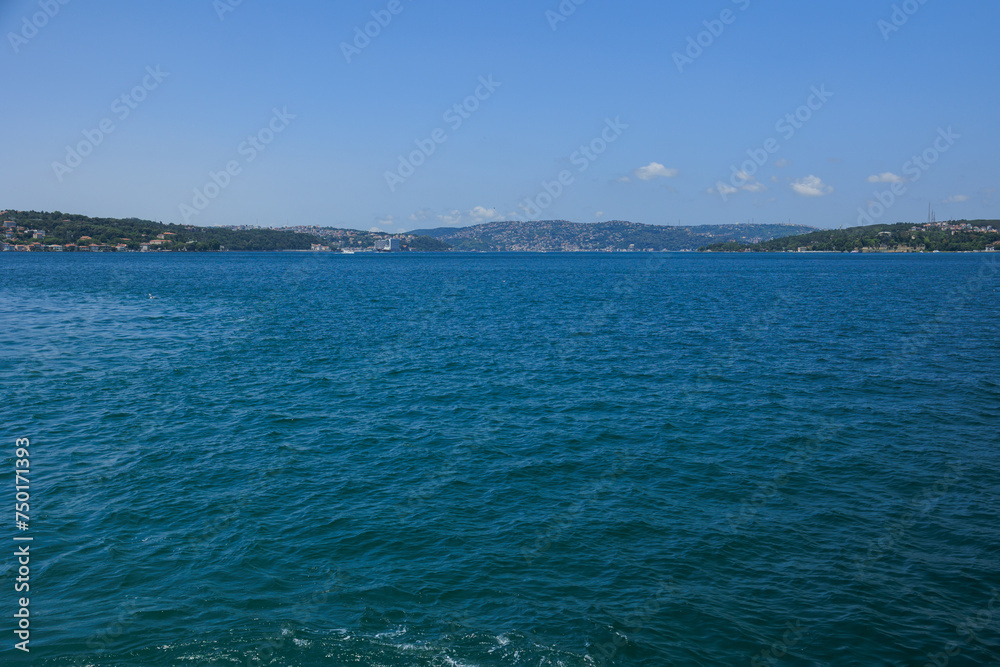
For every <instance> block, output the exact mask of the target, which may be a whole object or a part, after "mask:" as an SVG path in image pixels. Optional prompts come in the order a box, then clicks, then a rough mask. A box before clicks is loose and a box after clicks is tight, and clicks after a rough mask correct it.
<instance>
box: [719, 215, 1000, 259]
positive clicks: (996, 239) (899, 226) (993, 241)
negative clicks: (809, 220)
mask: <svg viewBox="0 0 1000 667" xmlns="http://www.w3.org/2000/svg"><path fill="white" fill-rule="evenodd" d="M998 230H1000V221H997V220H957V221H951V222H935V223H912V222H899V223H895V224H885V225H865V226H863V227H848V228H847V229H828V230H824V231H814V232H810V233H808V234H802V235H798V236H787V237H784V238H779V239H773V240H770V241H764V242H760V243H733V242H721V243H714V244H710V245H707V246H705V247H703V248H701V250H703V251H709V252H787V251H796V250H799V249H801V250H803V251H812V252H853V251H855V250H857V251H858V252H934V251H935V250H937V251H939V252H967V251H972V250H986V249H987V248H993V249H996V248H997V247H998V246H1000V231H998Z"/></svg>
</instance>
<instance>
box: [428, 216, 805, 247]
mask: <svg viewBox="0 0 1000 667" xmlns="http://www.w3.org/2000/svg"><path fill="white" fill-rule="evenodd" d="M812 231H816V228H815V227H807V226H805V225H784V224H781V225H779V224H773V225H768V224H733V225H700V226H696V227H675V226H664V225H647V224H642V223H637V222H627V221H623V220H613V221H610V222H596V223H580V222H568V221H566V220H540V221H530V222H522V221H504V222H487V223H484V224H480V225H473V226H471V227H461V228H455V227H438V228H436V229H417V230H413V231H411V232H410V233H411V234H415V235H420V236H430V237H432V238H435V239H439V240H441V241H444V242H445V243H447V244H448V245H450V246H451V247H452V248H453V249H455V250H466V251H469V250H476V251H481V252H509V251H534V252H539V251H545V252H575V251H616V250H656V251H662V250H667V251H676V250H696V249H698V248H700V247H703V246H705V245H709V244H713V243H726V242H737V243H758V242H762V241H768V240H771V239H776V238H782V237H785V236H794V235H796V234H805V233H808V232H812Z"/></svg>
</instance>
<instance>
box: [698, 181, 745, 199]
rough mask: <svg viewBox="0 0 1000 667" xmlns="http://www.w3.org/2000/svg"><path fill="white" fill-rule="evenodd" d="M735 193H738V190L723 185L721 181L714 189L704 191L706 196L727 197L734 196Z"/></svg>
mask: <svg viewBox="0 0 1000 667" xmlns="http://www.w3.org/2000/svg"><path fill="white" fill-rule="evenodd" d="M737 192H739V190H737V189H736V188H734V187H732V186H731V185H726V184H725V183H722V182H721V181H720V182H719V183H718V184H716V186H715V187H714V188H709V189H708V190H705V194H708V195H724V196H728V195H734V194H736V193H737Z"/></svg>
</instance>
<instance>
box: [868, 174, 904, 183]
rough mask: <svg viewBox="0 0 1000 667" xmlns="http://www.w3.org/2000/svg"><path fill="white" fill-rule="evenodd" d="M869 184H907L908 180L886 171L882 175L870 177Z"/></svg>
mask: <svg viewBox="0 0 1000 667" xmlns="http://www.w3.org/2000/svg"><path fill="white" fill-rule="evenodd" d="M868 182H869V183H905V182H906V179H905V178H903V177H902V176H897V175H896V174H894V173H892V172H891V171H886V172H883V173H881V174H874V175H872V176H869V177H868Z"/></svg>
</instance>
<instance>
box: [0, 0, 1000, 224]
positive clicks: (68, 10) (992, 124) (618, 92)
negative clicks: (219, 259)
mask: <svg viewBox="0 0 1000 667" xmlns="http://www.w3.org/2000/svg"><path fill="white" fill-rule="evenodd" d="M63 1H64V2H65V1H66V0H63ZM397 1H398V5H396V4H395V3H394V2H392V1H391V0H355V1H353V2H320V1H318V0H298V1H295V0H289V1H284V2H277V1H276V0H270V1H267V0H242V2H240V3H238V4H236V3H237V0H216V1H214V2H213V0H174V1H172V2H136V1H135V0H128V1H126V0H102V2H99V3H95V2H84V1H83V0H68V2H66V4H60V3H59V0H42V2H41V3H39V0H31V1H22V0H11V1H3V0H0V26H2V32H3V43H2V44H0V81H2V84H3V86H4V92H5V93H6V94H5V95H4V103H3V108H2V112H0V113H2V115H3V119H4V123H3V129H2V135H0V136H2V143H0V146H2V155H3V160H2V161H0V207H8V208H14V209H38V210H61V211H65V212H75V213H84V214H88V215H94V216H110V217H131V216H135V217H141V218H149V219H154V220H162V221H164V222H184V221H185V219H186V220H187V221H188V222H191V223H192V224H198V225H225V224H260V225H263V226H280V225H285V224H316V225H323V226H335V227H353V228H359V229H369V228H372V227H379V228H381V229H384V230H386V231H403V230H409V229H414V228H419V227H430V226H445V225H466V224H472V223H475V222H482V221H487V220H496V219H528V218H542V219H551V218H556V219H567V220H574V221H580V222H590V221H597V220H610V219H624V220H632V221H635V222H645V223H651V224H678V223H680V224H685V225H693V224H713V223H732V222H748V221H750V220H756V221H757V222H788V221H791V222H795V223H802V224H811V225H815V226H818V227H839V226H842V225H843V226H850V225H854V224H856V223H857V221H858V219H859V208H861V209H863V210H866V211H868V212H869V213H874V214H879V215H875V216H874V218H873V219H876V220H878V221H880V222H895V221H898V220H906V221H911V220H912V221H922V220H924V219H926V216H927V208H928V203H929V202H931V203H933V205H934V208H935V209H936V212H937V216H938V219H950V218H980V217H993V218H997V217H1000V200H998V193H997V192H996V188H997V187H998V186H1000V169H998V166H1000V165H998V161H1000V154H998V151H997V147H998V146H1000V124H998V123H997V109H998V101H1000V99H998V97H1000V96H998V92H997V87H998V81H1000V79H998V71H1000V50H998V49H997V48H996V44H995V33H996V27H997V26H998V25H1000V4H998V3H997V2H995V1H994V0H969V1H968V2H945V1H944V0H925V2H924V4H922V5H921V4H920V2H919V0H909V2H908V3H900V2H898V0H897V2H896V3H895V5H896V7H898V8H899V10H898V12H897V13H896V16H895V17H893V14H894V2H893V1H891V0H885V1H879V0H864V1H861V0H841V1H840V2H822V3H821V2H801V0H799V1H796V2H793V1H792V0H773V1H771V2H763V0H735V1H734V0H715V1H714V2H698V3H693V2H677V1H664V0H634V1H632V2H621V3H619V2H608V1H607V0H585V1H583V2H581V4H579V5H576V4H575V3H574V2H573V0H565V1H564V2H563V3H562V4H563V7H564V9H568V8H573V9H574V10H575V11H573V12H572V13H571V14H569V12H568V11H566V12H564V13H566V14H569V15H568V16H563V14H560V13H559V12H560V0H535V1H527V0H503V1H502V2H500V1H486V2H458V1H455V0H442V1H438V2H428V1H426V0H425V1H420V0H397ZM577 1H578V2H579V1H580V0H577ZM47 4H50V5H51V6H50V7H49V9H48V11H49V13H50V14H53V15H52V16H51V17H49V16H44V15H40V14H39V12H43V11H44V9H43V7H44V6H46V5H47ZM232 5H235V6H232ZM902 5H906V7H905V9H909V10H910V12H911V13H912V14H907V13H906V12H905V11H904V7H903V6H902ZM56 9H57V10H58V11H56ZM391 9H395V10H396V11H397V12H398V13H396V14H392V13H391V11H390V10H391ZM229 10H231V11H229ZM727 10H728V13H725V14H724V12H726V11H727ZM372 12H375V13H376V16H380V17H381V18H382V20H383V22H386V23H387V25H386V26H384V27H382V26H375V25H370V26H368V28H369V31H370V32H372V33H376V32H377V33H378V34H377V36H375V37H374V38H370V42H369V43H367V44H366V42H365V41H364V40H358V41H357V45H355V46H352V49H350V50H349V51H350V52H349V53H347V54H346V55H345V48H344V46H343V45H344V44H345V43H347V44H352V45H353V44H354V42H355V38H356V35H357V32H356V30H358V29H360V30H364V28H365V26H366V24H367V23H370V22H371V21H373V20H375V19H374V18H373V15H372ZM547 12H549V13H548V14H547ZM556 17H558V19H560V20H556ZM387 18H391V21H386V19H387ZM563 18H564V19H565V20H561V19H563ZM894 18H895V23H893V19H894ZM904 18H905V22H904V21H903V19H904ZM26 21H27V24H26ZM706 21H707V22H708V25H707V26H706V24H705V22H706ZM880 21H882V22H883V23H882V24H881V26H880ZM32 24H34V25H32ZM897 24H898V25H897ZM38 25H41V27H38ZM553 26H554V28H553ZM887 26H891V27H892V28H893V30H891V31H890V30H889V27H887ZM376 27H377V28H378V30H377V31H376V30H375V28H376ZM895 28H898V29H895ZM712 31H714V32H715V33H716V34H711V32H712ZM699 33H703V34H701V35H699ZM699 37H700V40H701V42H702V44H704V45H705V46H704V47H702V48H701V52H700V53H699V52H698V50H697V49H695V48H692V49H691V50H690V52H689V53H688V54H686V55H685V58H687V57H689V56H694V57H691V58H690V60H687V61H682V62H680V63H679V64H678V61H677V58H676V57H675V53H680V54H684V52H685V51H686V50H687V49H688V47H689V45H690V42H689V39H691V40H695V41H697V40H698V39H699ZM358 46H361V47H363V48H358ZM348 59H350V62H348ZM157 70H159V72H161V73H164V74H166V75H165V76H164V74H160V75H158V76H156V77H154V76H152V75H151V74H149V72H150V71H153V72H156V71H157ZM491 77H492V81H493V82H495V84H499V85H498V86H496V85H495V84H491V85H490V86H489V87H486V86H483V84H481V83H480V80H481V78H482V79H483V80H486V81H489V80H490V78H491ZM144 84H145V89H142V86H143V85H144ZM137 86H139V87H140V89H139V90H137V91H136V93H135V95H134V96H133V91H134V90H135V89H136V87H137ZM814 88H815V89H816V90H819V91H820V92H822V93H823V94H822V96H812V95H814V93H812V92H811V91H812V90H813V89H814ZM477 92H478V93H479V96H480V98H482V99H475V97H474V96H475V95H476V93H477ZM828 93H829V94H832V96H828V95H827V94H828ZM123 95H124V96H127V97H128V98H130V99H126V100H125V101H122V100H121V97H122V96H123ZM470 96H472V99H469V100H468V101H466V100H467V98H469V97H470ZM811 96H812V97H811ZM136 98H143V99H141V101H139V100H138V99H136ZM824 98H825V99H824ZM116 100H118V101H117V102H116ZM463 103H466V104H467V108H466V109H464V110H463V111H462V115H459V114H458V113H457V112H455V111H452V112H451V113H449V114H447V115H446V112H448V111H449V109H452V108H453V107H454V106H455V105H456V104H459V105H461V104H463ZM809 103H812V105H813V107H814V108H813V109H808V107H806V108H803V109H800V107H802V106H803V105H808V104H809ZM276 109H277V110H278V111H279V112H281V113H280V114H279V115H278V116H277V117H276V115H275V110H276ZM286 110H287V114H291V115H294V118H289V117H287V116H285V113H286ZM126 111H127V112H128V115H127V116H125V112H126ZM797 111H798V113H799V114H800V119H802V118H804V119H805V120H804V121H800V120H796V121H795V125H796V126H797V127H796V126H793V125H792V124H790V123H787V122H786V123H783V124H781V125H778V121H779V120H781V119H782V118H784V117H785V116H786V114H790V113H791V114H795V113H796V112H797ZM608 119H610V120H611V121H613V122H612V124H610V125H609V124H608V122H607V121H608ZM614 121H617V123H615V122H614ZM102 123H103V124H104V127H105V128H113V131H112V132H111V133H110V134H105V133H103V132H101V134H105V136H104V137H103V138H102V139H101V140H100V141H99V142H98V141H97V138H98V136H99V135H98V134H97V132H100V128H101V125H102ZM269 126H271V127H269ZM613 126H614V127H613ZM625 126H627V127H625ZM949 128H951V136H950V138H947V139H945V138H944V137H945V136H946V135H947V134H948V132H947V131H948V129H949ZM275 129H276V130H280V131H278V132H273V130H275ZM941 130H943V131H944V133H943V134H942V133H941V132H939V131H941ZM262 131H263V132H262ZM436 131H437V132H436ZM85 132H87V133H89V138H88V136H87V135H85ZM602 135H603V136H602ZM955 135H958V136H957V137H956V136H955ZM250 136H255V137H257V139H255V141H257V142H258V146H259V148H260V150H258V148H256V147H254V146H253V145H252V143H251V142H248V137H250ZM435 138H436V139H437V140H438V141H435ZM768 140H771V141H770V142H769V141H768ZM265 141H270V143H267V144H266V145H265V144H264V143H263V142H265ZM81 142H82V144H83V145H82V147H81ZM244 142H247V143H244ZM416 142H423V146H424V153H430V152H431V151H430V150H429V148H430V146H432V145H433V153H432V154H430V155H424V154H417V155H416V156H415V158H416V159H415V160H414V162H417V163H420V164H419V166H416V167H415V168H414V169H413V171H412V174H411V173H410V170H409V168H408V166H409V165H408V166H407V167H403V168H402V169H401V168H400V156H401V155H403V156H410V154H411V153H413V152H414V151H419V150H420V149H419V148H418V145H417V143H416ZM935 142H937V146H936V147H935ZM591 145H592V146H593V149H594V152H592V153H590V155H587V154H586V153H583V152H578V151H579V149H580V147H581V146H591ZM67 146H71V147H73V148H74V151H75V150H76V149H77V148H80V152H81V153H89V154H87V155H80V156H79V157H78V158H77V157H75V156H74V155H68V152H67ZM767 148H770V149H771V151H770V152H768V150H766V149H767ZM945 149H946V150H945ZM600 150H603V152H600V154H598V151H600ZM748 151H752V152H753V151H755V152H756V157H757V158H758V161H759V162H763V164H762V166H757V165H756V164H755V163H753V162H751V163H749V164H748V165H746V166H753V167H754V169H752V170H750V171H753V174H752V175H750V174H742V175H740V174H735V175H734V172H733V169H732V168H731V167H736V168H737V171H739V170H740V169H741V168H742V167H743V166H744V165H743V163H744V162H745V161H747V160H749V159H751V155H750V154H748ZM925 151H926V152H927V153H926V157H928V158H935V159H934V160H933V163H932V164H926V163H923V162H921V163H920V164H917V163H913V162H910V161H911V159H912V158H913V157H914V156H920V155H923V154H924V153H925ZM251 158H253V159H251ZM407 161H408V162H409V157H407ZM54 163H59V164H54ZM227 166H229V167H231V168H232V169H231V171H232V173H231V174H220V173H219V172H225V170H226V169H227ZM387 172H389V173H394V174H395V176H394V177H391V178H387ZM213 173H214V174H216V180H217V181H218V183H220V184H222V185H223V186H224V187H220V186H219V185H215V184H213V183H212V179H211V174H213ZM560 175H562V178H563V183H558V180H559V178H560ZM389 181H391V183H390V182H389ZM543 182H545V183H549V184H550V190H551V191H552V192H553V193H554V194H555V196H552V197H550V196H549V194H548V193H546V191H545V189H544V188H543ZM206 186H208V187H207V190H208V192H207V193H206V192H205V189H206ZM894 187H895V188H896V193H893V192H892V188H894ZM195 189H198V190H199V191H200V192H201V193H202V194H203V195H210V196H205V199H200V198H199V197H196V195H195V192H194V191H195ZM877 194H878V196H876V195H877ZM529 198H530V199H531V200H532V201H533V202H534V203H535V204H536V205H537V204H541V205H543V206H540V207H539V208H538V209H537V210H531V209H530V207H529V208H528V210H526V209H525V208H523V207H522V205H523V204H525V202H526V201H527V200H528V199H529ZM878 199H882V201H883V204H885V207H884V208H885V210H884V212H882V211H881V210H880V207H882V206H883V204H876V202H877V200H878Z"/></svg>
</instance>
